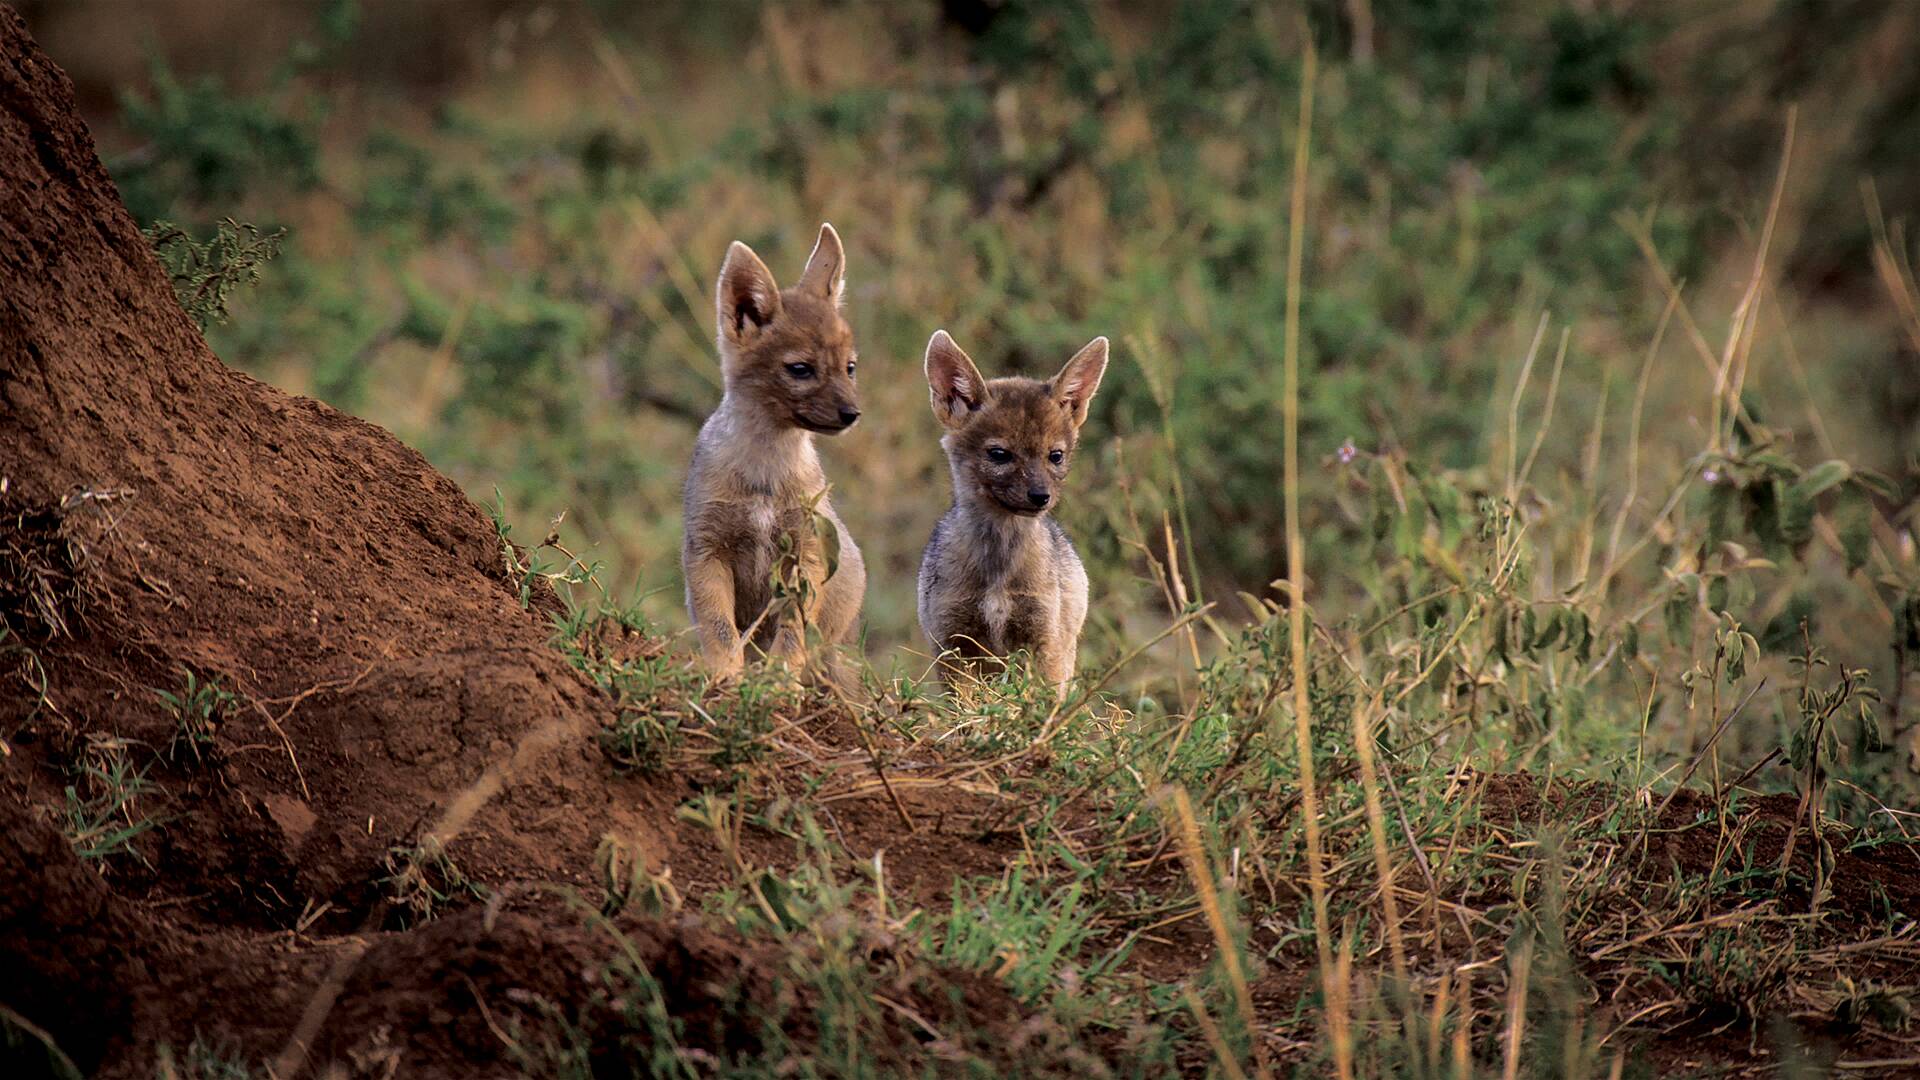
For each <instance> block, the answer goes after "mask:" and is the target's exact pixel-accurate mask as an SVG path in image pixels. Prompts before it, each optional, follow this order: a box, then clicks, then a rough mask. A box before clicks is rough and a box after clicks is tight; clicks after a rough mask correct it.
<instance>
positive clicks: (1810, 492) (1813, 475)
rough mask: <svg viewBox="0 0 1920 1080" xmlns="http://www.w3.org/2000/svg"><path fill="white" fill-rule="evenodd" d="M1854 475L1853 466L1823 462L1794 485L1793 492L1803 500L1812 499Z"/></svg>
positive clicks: (1835, 462) (1841, 462)
mask: <svg viewBox="0 0 1920 1080" xmlns="http://www.w3.org/2000/svg"><path fill="white" fill-rule="evenodd" d="M1852 475H1853V466H1851V465H1849V464H1847V463H1846V462H1844V461H1823V462H1821V463H1820V464H1818V465H1815V466H1814V467H1813V468H1811V469H1808V470H1807V475H1805V476H1803V477H1801V478H1800V480H1799V482H1798V483H1796V484H1794V485H1793V487H1792V489H1791V490H1792V491H1793V492H1794V493H1796V494H1798V495H1799V496H1800V497H1801V498H1803V499H1812V498H1813V497H1814V496H1816V495H1819V494H1820V493H1821V492H1823V491H1826V490H1827V489H1829V488H1831V487H1833V486H1834V485H1836V484H1843V483H1845V482H1846V481H1847V478H1848V477H1851V476H1852Z"/></svg>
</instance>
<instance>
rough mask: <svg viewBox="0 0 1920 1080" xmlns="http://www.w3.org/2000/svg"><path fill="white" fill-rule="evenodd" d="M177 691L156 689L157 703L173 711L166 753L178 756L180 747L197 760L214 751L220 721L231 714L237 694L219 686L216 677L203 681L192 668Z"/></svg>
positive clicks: (204, 758) (238, 698)
mask: <svg viewBox="0 0 1920 1080" xmlns="http://www.w3.org/2000/svg"><path fill="white" fill-rule="evenodd" d="M186 675H187V678H186V682H185V683H184V684H183V685H182V686H181V687H180V689H179V691H178V692H174V691H168V690H156V691H154V693H155V694H156V695H158V696H159V698H160V703H161V704H162V705H165V706H166V708H167V711H168V712H169V713H171V714H172V715H173V724H174V728H173V737H172V739H171V740H169V741H168V743H167V756H168V757H169V758H176V759H177V757H178V753H179V751H181V750H185V751H186V752H188V753H190V754H192V755H193V760H194V762H195V763H196V764H198V763H201V762H204V761H205V760H206V759H207V758H208V757H209V756H210V755H212V754H213V752H214V750H215V747H216V744H217V742H218V739H219V735H220V728H221V725H223V724H225V723H226V722H227V721H228V720H230V719H231V718H232V717H233V714H234V712H235V711H236V710H237V709H238V708H239V706H240V696H239V695H238V694H234V693H232V692H230V691H228V690H226V689H224V688H222V687H221V685H220V683H219V681H218V680H215V679H207V680H205V681H204V682H203V681H201V679H200V677H199V676H197V675H195V674H194V673H193V672H192V671H188V672H187V673H186Z"/></svg>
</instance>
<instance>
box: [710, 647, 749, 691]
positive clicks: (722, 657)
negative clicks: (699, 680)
mask: <svg viewBox="0 0 1920 1080" xmlns="http://www.w3.org/2000/svg"><path fill="white" fill-rule="evenodd" d="M745 665H746V658H745V656H744V655H743V654H742V653H741V650H739V649H737V648H734V649H706V650H703V651H702V652H701V654H700V666H701V667H703V668H705V669H706V672H707V679H708V681H709V682H712V683H713V684H714V685H716V686H718V685H720V684H722V683H730V682H733V681H734V680H735V679H738V678H739V677H740V670H741V668H743V667H744V666H745Z"/></svg>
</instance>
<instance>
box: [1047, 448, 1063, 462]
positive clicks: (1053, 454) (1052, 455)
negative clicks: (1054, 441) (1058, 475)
mask: <svg viewBox="0 0 1920 1080" xmlns="http://www.w3.org/2000/svg"><path fill="white" fill-rule="evenodd" d="M1047 460H1048V461H1051V462H1053V463H1054V464H1055V465H1058V464H1060V463H1061V462H1063V461H1065V460H1067V452H1066V451H1065V450H1049V451H1047Z"/></svg>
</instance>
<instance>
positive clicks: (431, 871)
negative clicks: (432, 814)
mask: <svg viewBox="0 0 1920 1080" xmlns="http://www.w3.org/2000/svg"><path fill="white" fill-rule="evenodd" d="M384 863H385V866H386V870H387V873H386V876H385V877H383V878H381V879H380V882H379V884H380V887H381V889H382V891H383V893H384V895H385V897H386V901H387V903H388V904H390V905H392V907H393V910H394V912H395V913H396V914H397V916H398V918H399V920H400V923H401V925H403V926H418V925H420V924H421V923H425V922H430V921H432V920H433V918H434V917H435V916H437V915H439V914H440V913H441V912H442V911H444V910H445V909H446V908H447V907H448V905H450V904H452V903H454V902H456V901H457V900H459V899H461V898H463V897H466V898H472V897H481V896H485V895H486V893H485V891H484V890H483V889H482V888H481V886H480V885H479V884H478V883H477V882H475V881H473V880H471V879H470V878H468V877H467V875H466V874H465V873H464V872H462V871H461V869H460V867H459V865H458V864H457V863H455V862H454V861H453V856H451V855H449V854H448V853H447V850H446V848H445V846H444V845H442V844H441V843H440V841H439V839H438V838H437V837H434V836H431V835H429V836H425V837H422V838H421V839H420V841H419V842H418V843H414V844H395V845H393V846H392V847H389V848H388V849H387V854H386V857H385V860H384Z"/></svg>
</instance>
